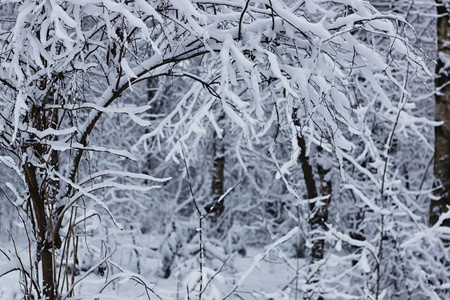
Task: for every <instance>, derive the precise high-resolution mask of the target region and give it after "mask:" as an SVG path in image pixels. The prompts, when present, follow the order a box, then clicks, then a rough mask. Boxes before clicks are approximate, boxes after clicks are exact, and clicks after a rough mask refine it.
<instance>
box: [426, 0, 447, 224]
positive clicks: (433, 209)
mask: <svg viewBox="0 0 450 300" xmlns="http://www.w3.org/2000/svg"><path fill="white" fill-rule="evenodd" d="M436 3H437V4H438V8H437V10H438V15H440V16H441V17H440V18H438V21H437V35H438V57H439V59H438V64H437V66H436V74H437V76H438V77H437V78H436V80H435V84H436V88H438V89H439V88H440V90H439V93H438V94H437V95H436V120H438V121H444V122H445V123H444V125H442V126H439V127H436V129H435V137H436V140H435V156H434V171H435V175H436V177H437V178H438V179H439V180H440V181H441V183H442V189H441V190H439V191H438V193H439V196H440V199H439V200H437V201H432V202H431V205H430V224H434V223H436V221H437V220H438V218H439V215H441V214H442V213H443V212H445V211H447V207H446V206H447V205H450V85H446V86H444V85H445V84H446V83H447V82H448V81H449V79H450V78H449V74H448V72H449V71H450V70H449V69H444V66H445V61H446V59H445V57H449V56H450V45H449V41H448V33H449V24H448V21H449V18H448V13H447V9H446V7H445V5H444V4H443V3H442V1H436ZM448 59H449V58H447V60H448ZM441 87H442V88H441ZM444 224H445V225H447V226H448V225H450V220H446V221H445V222H444Z"/></svg>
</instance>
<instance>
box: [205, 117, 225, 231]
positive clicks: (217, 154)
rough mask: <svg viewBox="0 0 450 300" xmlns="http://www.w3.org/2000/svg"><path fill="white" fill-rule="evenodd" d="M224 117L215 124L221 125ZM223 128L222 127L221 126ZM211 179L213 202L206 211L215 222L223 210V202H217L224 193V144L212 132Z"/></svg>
mask: <svg viewBox="0 0 450 300" xmlns="http://www.w3.org/2000/svg"><path fill="white" fill-rule="evenodd" d="M224 119H225V116H224V115H223V114H221V115H220V116H219V118H218V120H217V123H218V124H219V125H221V123H222V122H223V120H224ZM222 127H223V126H222ZM213 159H214V162H213V172H212V173H213V178H212V185H211V194H212V200H213V202H212V203H211V205H210V208H209V209H208V212H210V213H211V214H212V216H211V220H212V221H213V222H214V223H215V222H217V220H218V218H219V216H220V215H221V214H222V213H223V211H224V210H225V205H224V203H223V201H220V202H218V201H219V198H220V196H222V195H223V193H224V181H225V144H224V136H223V135H222V137H221V138H220V137H218V136H217V132H216V131H214V140H213Z"/></svg>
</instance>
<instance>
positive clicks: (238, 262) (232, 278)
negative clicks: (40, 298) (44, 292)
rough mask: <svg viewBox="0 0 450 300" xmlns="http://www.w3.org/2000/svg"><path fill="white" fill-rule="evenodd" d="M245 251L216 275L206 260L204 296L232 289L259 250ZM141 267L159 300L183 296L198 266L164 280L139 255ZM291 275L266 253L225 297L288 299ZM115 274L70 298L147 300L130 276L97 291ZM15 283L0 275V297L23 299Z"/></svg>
mask: <svg viewBox="0 0 450 300" xmlns="http://www.w3.org/2000/svg"><path fill="white" fill-rule="evenodd" d="M247 250H248V255H246V256H245V257H242V256H240V255H236V256H235V257H233V258H232V259H229V260H228V261H227V263H226V264H225V265H224V266H223V268H222V272H220V273H218V274H216V271H217V270H218V269H220V266H219V268H217V269H214V270H213V269H211V268H208V261H207V262H206V263H205V266H204V269H203V270H204V272H205V273H206V274H207V275H208V278H207V281H208V280H209V279H210V278H211V277H212V276H214V278H213V279H212V280H211V282H210V283H208V288H207V290H206V292H205V293H204V294H203V297H202V298H203V299H205V300H215V299H223V297H225V296H226V295H228V294H229V293H230V292H231V291H232V290H233V289H234V287H235V285H236V283H237V282H239V280H240V278H241V277H242V276H243V275H244V274H246V273H247V271H248V270H249V269H250V268H251V267H252V264H253V263H254V256H256V255H257V254H258V253H260V252H261V250H260V249H247ZM113 259H114V257H113ZM292 263H294V262H292ZM217 265H218V264H217ZM141 266H142V270H143V273H145V274H144V275H143V276H142V277H143V279H144V280H146V281H147V283H149V287H150V288H151V289H152V290H153V291H154V292H155V293H156V294H157V295H158V296H159V297H160V298H161V299H186V285H187V284H188V283H189V278H191V279H192V278H194V277H195V276H196V275H197V274H198V270H197V269H194V270H191V272H190V273H186V272H176V271H175V273H174V274H173V275H172V276H171V277H169V278H168V279H163V278H161V277H158V276H156V275H155V274H157V273H158V267H159V261H158V260H156V259H152V258H142V260H141ZM124 267H126V266H124ZM130 267H132V266H130ZM182 267H183V266H180V269H182ZM181 273H183V275H184V278H181V277H182V276H180V275H181ZM185 274H187V275H185ZM293 274H294V272H293V271H292V270H291V269H289V267H288V266H287V264H286V263H285V262H284V261H283V260H281V259H280V258H278V257H277V256H276V255H271V254H269V255H268V257H266V258H264V259H263V260H261V262H260V263H259V265H258V266H257V267H256V268H253V270H252V271H251V272H250V274H248V276H247V277H246V278H245V280H244V281H243V282H242V284H241V285H240V286H239V287H237V288H236V290H235V294H237V295H238V296H236V295H232V296H230V297H229V298H228V299H270V298H272V299H290V297H289V287H292V281H293V278H292V276H293ZM115 275H117V272H116V274H111V273H110V274H108V275H105V276H103V277H102V276H100V275H99V274H98V273H96V274H92V275H90V276H88V277H87V278H85V279H84V280H82V281H81V282H80V283H79V284H78V285H77V289H76V291H77V292H76V296H75V297H72V298H69V299H73V300H74V299H107V300H114V299H148V297H147V295H146V294H145V291H144V289H143V287H142V285H138V284H136V282H135V281H133V280H132V279H129V278H123V279H117V280H116V281H113V282H112V283H111V284H109V285H108V287H107V288H106V289H105V290H104V291H101V293H100V289H101V287H102V286H103V285H104V283H105V281H106V280H111V279H112V278H113V277H114V276H115ZM193 281H195V280H193ZM18 283H19V273H18V272H14V273H10V274H8V275H6V276H4V277H2V278H0V300H15V299H22V296H23V293H22V292H21V290H20V286H19V284H18ZM290 283H291V284H290ZM282 289H284V295H283V293H280V292H279V291H280V290H282ZM149 295H150V297H151V299H156V298H157V297H155V295H154V294H153V293H152V292H150V291H149ZM190 298H191V299H197V296H196V294H195V292H192V293H191V294H190Z"/></svg>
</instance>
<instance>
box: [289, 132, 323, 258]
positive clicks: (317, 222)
mask: <svg viewBox="0 0 450 300" xmlns="http://www.w3.org/2000/svg"><path fill="white" fill-rule="evenodd" d="M297 145H298V147H299V148H300V150H301V153H300V155H299V157H298V161H299V163H300V165H301V167H302V171H303V176H304V180H305V185H306V191H307V195H308V198H309V199H314V198H317V196H318V193H317V185H316V181H315V179H314V172H313V168H312V166H311V164H310V163H309V159H308V157H307V156H306V145H305V139H304V138H303V137H302V136H301V135H300V134H297ZM318 172H319V178H320V183H321V189H320V193H321V195H326V194H331V184H330V183H329V182H325V175H326V170H324V169H323V168H322V167H320V166H319V167H318ZM328 204H329V199H328V200H327V201H326V202H325V204H324V205H321V206H318V205H317V204H316V202H311V203H310V205H309V211H310V214H311V216H310V219H309V225H310V226H311V230H316V229H318V228H320V227H322V228H324V225H325V222H326V221H327V220H328ZM324 252H325V241H324V240H323V239H316V240H315V241H314V244H313V247H312V250H311V257H312V259H313V260H321V259H322V258H323V256H324Z"/></svg>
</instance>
